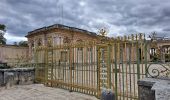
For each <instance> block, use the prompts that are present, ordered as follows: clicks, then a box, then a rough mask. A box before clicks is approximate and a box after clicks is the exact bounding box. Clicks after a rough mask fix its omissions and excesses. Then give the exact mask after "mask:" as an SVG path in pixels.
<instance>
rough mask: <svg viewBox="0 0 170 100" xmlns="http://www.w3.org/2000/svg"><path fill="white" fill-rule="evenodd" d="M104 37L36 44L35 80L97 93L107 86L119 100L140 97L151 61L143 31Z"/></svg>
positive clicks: (50, 84)
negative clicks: (48, 45)
mask: <svg viewBox="0 0 170 100" xmlns="http://www.w3.org/2000/svg"><path fill="white" fill-rule="evenodd" d="M101 40H102V41H99V42H86V43H84V42H81V43H76V44H63V45H57V46H54V47H38V48H36V50H35V52H36V63H37V67H36V80H37V81H38V82H42V83H44V84H46V85H48V86H52V87H60V88H64V89H67V90H70V91H77V92H82V93H86V94H90V95H95V96H97V97H100V95H101V91H102V89H103V88H106V89H111V90H112V91H114V93H115V95H116V98H117V99H118V100H125V99H126V100H132V99H133V100H134V99H137V98H138V89H137V88H138V87H137V80H139V79H140V78H144V77H146V69H147V61H148V52H147V42H146V40H145V37H144V35H142V34H140V35H136V36H134V35H132V36H130V37H124V38H117V39H111V38H105V37H102V39H101ZM40 63H41V64H40ZM42 63H44V64H43V65H42Z"/></svg>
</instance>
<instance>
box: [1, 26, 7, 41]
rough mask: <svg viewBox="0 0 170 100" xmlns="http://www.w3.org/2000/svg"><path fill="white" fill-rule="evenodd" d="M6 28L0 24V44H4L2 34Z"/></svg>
mask: <svg viewBox="0 0 170 100" xmlns="http://www.w3.org/2000/svg"><path fill="white" fill-rule="evenodd" d="M5 28H6V26H5V25H4V24H0V44H6V39H5V38H4V34H5V32H6V30H5Z"/></svg>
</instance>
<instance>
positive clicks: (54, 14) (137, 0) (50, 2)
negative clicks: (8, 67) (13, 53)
mask: <svg viewBox="0 0 170 100" xmlns="http://www.w3.org/2000/svg"><path fill="white" fill-rule="evenodd" d="M82 2H83V5H81V3H82ZM62 6H63V18H62V11H61V9H62ZM169 9H170V1H169V0H164V1H162V0H80V1H77V0H2V1H1V2H0V15H1V16H0V23H3V24H6V25H7V30H8V31H9V32H10V33H12V34H13V35H17V36H25V35H26V34H27V32H28V31H32V30H33V29H36V28H40V27H43V26H48V25H52V24H56V23H63V24H65V25H69V26H73V27H78V28H84V29H87V30H90V31H94V32H97V30H98V28H100V27H101V26H102V25H105V26H107V27H109V28H110V27H111V26H116V28H119V30H118V31H116V32H115V33H127V34H130V33H136V32H143V33H149V32H153V31H157V32H159V34H161V33H167V35H169V34H168V32H169V29H170V28H169V27H168V26H169V25H170V24H169V23H170V10H169ZM61 20H62V21H61Z"/></svg>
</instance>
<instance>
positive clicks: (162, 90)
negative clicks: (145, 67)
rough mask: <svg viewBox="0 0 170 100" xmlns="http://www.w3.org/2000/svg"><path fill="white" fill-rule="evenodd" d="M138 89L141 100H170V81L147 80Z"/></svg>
mask: <svg viewBox="0 0 170 100" xmlns="http://www.w3.org/2000/svg"><path fill="white" fill-rule="evenodd" d="M138 88H139V100H170V79H155V78H145V79H142V80H139V81H138Z"/></svg>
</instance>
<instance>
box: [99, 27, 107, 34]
mask: <svg viewBox="0 0 170 100" xmlns="http://www.w3.org/2000/svg"><path fill="white" fill-rule="evenodd" d="M107 33H108V29H107V28H106V27H103V28H101V29H99V35H101V36H106V35H107Z"/></svg>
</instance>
